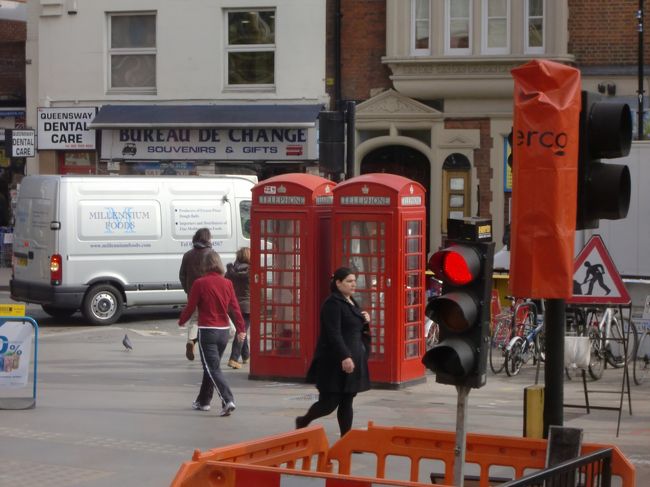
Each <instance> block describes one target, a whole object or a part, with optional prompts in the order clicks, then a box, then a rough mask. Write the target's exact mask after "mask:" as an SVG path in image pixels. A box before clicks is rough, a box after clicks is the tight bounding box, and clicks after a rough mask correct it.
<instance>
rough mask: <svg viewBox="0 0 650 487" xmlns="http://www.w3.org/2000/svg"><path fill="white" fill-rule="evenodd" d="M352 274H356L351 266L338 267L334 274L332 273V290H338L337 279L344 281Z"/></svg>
mask: <svg viewBox="0 0 650 487" xmlns="http://www.w3.org/2000/svg"><path fill="white" fill-rule="evenodd" d="M350 274H354V271H353V270H352V269H350V268H349V267H339V268H338V269H336V270H335V271H334V274H332V280H331V281H330V291H331V292H338V291H339V288H338V287H336V281H342V280H343V279H345V278H346V277H348V276H349V275H350Z"/></svg>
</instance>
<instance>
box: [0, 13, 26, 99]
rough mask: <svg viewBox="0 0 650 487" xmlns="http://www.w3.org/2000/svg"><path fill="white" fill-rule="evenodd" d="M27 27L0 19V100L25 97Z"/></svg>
mask: <svg viewBox="0 0 650 487" xmlns="http://www.w3.org/2000/svg"><path fill="white" fill-rule="evenodd" d="M26 37H27V25H26V24H25V22H15V21H9V20H1V19H0V98H7V97H12V98H15V97H18V98H24V97H25V39H26Z"/></svg>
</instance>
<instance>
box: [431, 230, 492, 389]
mask: <svg viewBox="0 0 650 487" xmlns="http://www.w3.org/2000/svg"><path fill="white" fill-rule="evenodd" d="M468 220H479V219H471V218H465V219H463V220H461V221H462V223H460V224H458V225H456V224H455V223H454V222H458V221H459V220H452V219H449V220H448V228H449V235H450V236H453V237H455V238H450V239H448V240H447V241H446V242H445V246H444V248H443V249H442V250H440V251H438V252H436V253H435V254H433V255H432V256H431V258H430V259H429V269H430V270H431V271H433V273H434V274H435V276H436V277H437V278H438V279H440V280H441V281H442V294H441V295H440V296H437V297H434V298H432V299H431V300H430V301H429V302H428V304H427V307H426V310H425V313H426V315H427V316H428V317H429V318H430V319H431V320H433V321H434V322H436V323H438V325H439V330H440V335H439V342H438V343H437V344H436V345H435V346H433V347H432V348H431V349H430V350H429V351H428V352H426V354H425V355H424V357H423V358H422V363H423V364H424V365H425V366H426V367H427V368H428V369H430V370H432V371H433V372H435V374H436V382H439V383H441V384H453V385H457V386H458V385H460V386H468V387H473V388H479V387H482V386H483V385H485V380H486V366H487V356H488V347H489V343H490V298H491V294H492V261H493V258H494V243H493V242H491V239H492V233H491V223H490V222H489V220H480V221H473V222H470V223H468V222H467V221H468ZM472 228H475V229H477V231H474V232H473V231H472V230H471V229H472ZM481 229H483V230H482V231H481Z"/></svg>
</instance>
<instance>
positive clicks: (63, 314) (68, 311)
mask: <svg viewBox="0 0 650 487" xmlns="http://www.w3.org/2000/svg"><path fill="white" fill-rule="evenodd" d="M41 308H43V311H45V312H46V313H47V314H48V315H50V316H51V317H52V318H58V319H60V320H62V319H64V318H70V317H71V316H72V315H73V314H74V313H75V311H77V310H76V309H75V308H59V307H57V306H52V305H49V304H43V305H41Z"/></svg>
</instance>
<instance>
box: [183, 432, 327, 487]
mask: <svg viewBox="0 0 650 487" xmlns="http://www.w3.org/2000/svg"><path fill="white" fill-rule="evenodd" d="M328 448H329V443H328V441H327V436H325V431H324V430H323V427H322V426H310V427H308V428H303V429H301V430H299V431H292V432H289V433H283V434H280V435H275V436H270V437H267V438H262V439H259V440H252V441H246V442H243V443H238V444H236V445H229V446H224V447H221V448H214V449H212V450H208V451H206V452H203V453H201V451H200V450H194V454H193V455H192V460H191V461H190V462H185V463H183V464H182V465H181V468H180V469H179V471H178V473H177V474H176V477H175V479H174V481H173V482H172V487H180V486H190V485H197V486H198V485H201V486H202V485H212V484H203V483H200V482H195V480H194V477H195V476H198V477H201V476H203V475H204V473H205V472H204V471H203V470H204V466H203V464H204V463H205V462H209V461H212V462H214V461H220V462H231V463H238V464H249V465H264V466H272V467H280V466H283V467H285V468H288V469H296V468H297V466H298V465H300V469H302V470H307V471H311V470H312V459H313V458H314V457H316V465H315V467H316V471H319V472H327V471H328V467H327V450H328ZM198 477H197V478H198ZM214 485H230V484H214ZM233 485H234V484H233ZM242 485H244V484H242Z"/></svg>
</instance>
